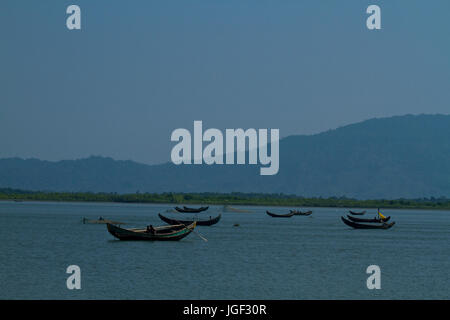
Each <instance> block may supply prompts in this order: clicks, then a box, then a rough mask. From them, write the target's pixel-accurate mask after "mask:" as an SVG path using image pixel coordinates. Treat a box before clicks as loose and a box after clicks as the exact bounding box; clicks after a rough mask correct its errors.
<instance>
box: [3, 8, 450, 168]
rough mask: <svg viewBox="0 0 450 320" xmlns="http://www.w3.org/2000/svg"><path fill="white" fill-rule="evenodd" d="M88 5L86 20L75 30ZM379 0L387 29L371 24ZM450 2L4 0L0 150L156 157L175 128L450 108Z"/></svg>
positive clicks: (318, 125) (327, 124) (284, 127)
mask: <svg viewBox="0 0 450 320" xmlns="http://www.w3.org/2000/svg"><path fill="white" fill-rule="evenodd" d="M70 4H77V5H79V6H80V7H81V11H82V30H80V31H69V30H68V29H67V28H66V18H67V16H68V15H67V14H66V8H67V6H68V5H70ZM370 4H378V5H379V6H380V7H381V10H382V30H376V31H370V30H368V29H367V28H366V22H365V21H366V18H367V16H368V15H367V14H366V12H365V11H366V8H367V6H368V5H370ZM449 12H450V1H448V0H441V1H439V0H433V1H411V0H408V1H406V0H405V1H399V0H397V1H393V0H390V1H376V0H371V1H363V0H355V1H337V0H336V1H331V0H330V1H318V0H311V1H283V0H280V1H261V0H254V1H247V0H236V1H230V0H227V1H225V0H223V1H214V0H201V1H200V0H198V1H181V0H180V1H167V0H165V1H163V0H161V1H99V0H97V1H80V0H72V1H61V0H54V1H47V0H46V1H17V0H2V1H0V40H1V44H0V88H1V89H0V90H1V91H0V137H1V139H0V158H4V157H14V156H19V157H25V158H28V157H36V158H40V159H46V160H60V159H74V158H82V157H87V156H90V155H103V156H110V157H113V158H115V159H132V160H135V161H139V162H144V163H159V162H163V161H168V160H169V159H170V150H171V148H172V147H173V145H174V143H172V142H171V141H170V134H171V132H172V131H173V130H174V129H176V128H188V129H190V130H192V126H193V121H194V120H203V125H204V127H205V128H211V127H215V128H219V129H225V128H244V129H245V128H251V127H253V128H279V129H280V135H281V136H282V137H284V136H288V135H292V134H311V133H317V132H321V131H324V130H327V129H330V128H336V127H339V126H342V125H346V124H349V123H353V122H358V121H361V120H365V119H369V118H372V117H385V116H391V115H401V114H407V113H413V114H418V113H445V114H448V113H450V19H449Z"/></svg>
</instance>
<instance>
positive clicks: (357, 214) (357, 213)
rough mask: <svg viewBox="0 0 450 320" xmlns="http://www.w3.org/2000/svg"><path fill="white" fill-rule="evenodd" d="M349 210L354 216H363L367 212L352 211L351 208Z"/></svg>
mask: <svg viewBox="0 0 450 320" xmlns="http://www.w3.org/2000/svg"><path fill="white" fill-rule="evenodd" d="M348 212H350V213H351V214H353V215H354V216H362V215H363V214H365V213H366V211H361V212H355V211H351V210H349V211H348Z"/></svg>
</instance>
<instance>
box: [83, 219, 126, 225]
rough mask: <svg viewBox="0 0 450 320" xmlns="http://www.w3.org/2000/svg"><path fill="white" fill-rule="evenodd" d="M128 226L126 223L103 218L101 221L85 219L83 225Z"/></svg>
mask: <svg viewBox="0 0 450 320" xmlns="http://www.w3.org/2000/svg"><path fill="white" fill-rule="evenodd" d="M86 223H89V224H107V223H110V224H126V223H125V222H120V221H113V220H108V219H103V218H102V217H100V218H99V219H94V220H93V219H86V218H83V224H86Z"/></svg>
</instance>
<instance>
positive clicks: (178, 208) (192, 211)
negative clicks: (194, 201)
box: [175, 207, 209, 213]
mask: <svg viewBox="0 0 450 320" xmlns="http://www.w3.org/2000/svg"><path fill="white" fill-rule="evenodd" d="M208 208H209V207H200V208H188V207H183V208H180V207H175V210H177V211H178V212H187V213H199V212H202V211H206V210H208Z"/></svg>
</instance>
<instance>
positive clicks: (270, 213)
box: [266, 211, 294, 218]
mask: <svg viewBox="0 0 450 320" xmlns="http://www.w3.org/2000/svg"><path fill="white" fill-rule="evenodd" d="M266 213H267V214H268V215H269V216H271V217H273V218H290V217H292V216H293V215H294V213H293V212H289V213H286V214H277V213H272V212H269V211H266Z"/></svg>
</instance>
